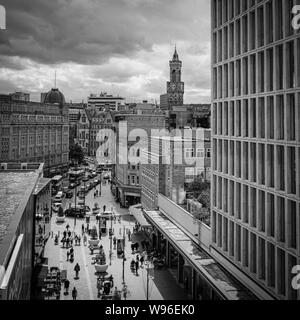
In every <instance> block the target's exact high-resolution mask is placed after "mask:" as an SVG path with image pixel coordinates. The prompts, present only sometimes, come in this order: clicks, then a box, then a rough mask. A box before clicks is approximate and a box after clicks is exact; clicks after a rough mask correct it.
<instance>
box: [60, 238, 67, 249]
mask: <svg viewBox="0 0 300 320" xmlns="http://www.w3.org/2000/svg"><path fill="white" fill-rule="evenodd" d="M61 242H62V245H63V248H64V247H65V243H66V240H65V239H62V240H61Z"/></svg>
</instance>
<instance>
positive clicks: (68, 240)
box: [66, 238, 70, 249]
mask: <svg viewBox="0 0 300 320" xmlns="http://www.w3.org/2000/svg"><path fill="white" fill-rule="evenodd" d="M69 243H70V239H69V238H67V240H66V244H67V249H68V248H69Z"/></svg>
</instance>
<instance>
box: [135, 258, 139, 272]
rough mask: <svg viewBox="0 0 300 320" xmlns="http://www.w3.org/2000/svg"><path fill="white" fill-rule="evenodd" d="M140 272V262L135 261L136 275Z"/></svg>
mask: <svg viewBox="0 0 300 320" xmlns="http://www.w3.org/2000/svg"><path fill="white" fill-rule="evenodd" d="M138 270H139V262H138V261H137V260H136V261H135V271H136V274H138Z"/></svg>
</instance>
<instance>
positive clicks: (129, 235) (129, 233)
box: [128, 230, 131, 241]
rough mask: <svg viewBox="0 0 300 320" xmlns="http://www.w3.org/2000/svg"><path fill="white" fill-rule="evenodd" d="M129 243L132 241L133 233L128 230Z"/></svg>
mask: <svg viewBox="0 0 300 320" xmlns="http://www.w3.org/2000/svg"><path fill="white" fill-rule="evenodd" d="M128 241H131V231H130V230H128Z"/></svg>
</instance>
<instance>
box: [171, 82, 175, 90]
mask: <svg viewBox="0 0 300 320" xmlns="http://www.w3.org/2000/svg"><path fill="white" fill-rule="evenodd" d="M171 89H172V90H173V91H174V90H176V84H175V83H172V84H171Z"/></svg>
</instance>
